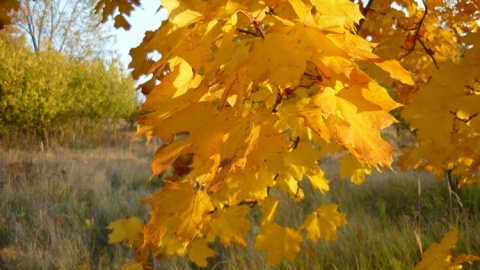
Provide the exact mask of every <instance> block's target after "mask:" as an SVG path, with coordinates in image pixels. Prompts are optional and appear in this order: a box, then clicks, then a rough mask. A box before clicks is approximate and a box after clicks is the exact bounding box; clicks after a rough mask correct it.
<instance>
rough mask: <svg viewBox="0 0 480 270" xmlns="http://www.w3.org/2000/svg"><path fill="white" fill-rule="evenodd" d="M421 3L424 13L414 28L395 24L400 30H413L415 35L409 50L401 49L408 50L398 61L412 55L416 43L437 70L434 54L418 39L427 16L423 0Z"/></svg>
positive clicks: (426, 8) (426, 7)
mask: <svg viewBox="0 0 480 270" xmlns="http://www.w3.org/2000/svg"><path fill="white" fill-rule="evenodd" d="M422 3H423V5H424V6H425V13H424V14H423V16H422V18H421V19H420V21H419V22H418V23H416V24H415V26H414V27H413V28H404V27H403V26H401V25H399V24H397V26H398V27H399V28H400V29H402V30H405V31H413V30H415V34H414V35H413V37H414V39H413V45H412V47H411V48H408V49H407V48H403V47H402V48H403V49H406V50H408V51H407V53H405V54H404V55H403V56H401V57H400V58H399V59H398V60H402V59H403V58H405V57H406V56H408V55H409V54H410V53H412V52H413V51H414V50H415V47H416V46H417V41H418V43H420V45H421V46H422V47H423V49H424V50H425V52H426V53H427V54H428V56H429V57H430V59H432V62H433V64H434V65H435V68H437V69H438V65H437V61H436V60H435V57H433V54H434V52H433V51H432V50H431V49H429V48H427V46H426V45H425V43H423V41H422V40H421V39H420V36H419V32H420V28H422V25H423V21H424V20H425V17H427V14H428V6H427V3H425V0H422Z"/></svg>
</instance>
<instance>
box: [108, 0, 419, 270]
mask: <svg viewBox="0 0 480 270" xmlns="http://www.w3.org/2000/svg"><path fill="white" fill-rule="evenodd" d="M162 6H163V7H164V8H165V9H166V10H167V11H168V13H169V19H168V20H167V21H165V22H163V23H162V25H161V27H160V28H159V29H158V30H156V31H152V32H147V33H146V36H145V38H144V40H143V42H142V44H140V46H139V47H137V48H135V49H132V50H131V55H132V59H133V61H132V63H131V64H130V67H131V68H132V69H133V75H134V77H138V76H140V75H143V74H147V73H150V74H153V77H152V79H151V80H150V81H148V82H146V83H144V84H143V85H142V86H141V87H142V89H143V93H144V94H146V97H147V98H146V101H145V104H144V110H145V112H146V114H145V115H144V116H142V117H141V118H140V119H139V128H138V131H137V134H138V135H143V136H147V137H148V138H151V137H160V138H162V140H163V141H164V142H165V143H164V144H163V145H162V146H161V147H160V148H159V149H158V150H157V151H156V153H155V156H154V158H153V162H152V170H153V176H152V177H156V176H159V175H162V174H164V173H165V172H173V176H171V177H167V178H166V179H165V185H164V186H163V187H162V188H161V190H160V191H159V192H158V193H157V194H155V195H153V196H152V197H151V198H148V199H145V200H143V201H142V203H146V204H150V205H151V206H152V210H151V212H150V216H151V219H150V221H149V222H148V223H147V224H146V225H145V227H144V229H143V232H142V233H143V234H142V235H143V237H142V239H143V241H144V246H143V247H141V249H140V250H143V251H144V250H148V251H149V252H151V253H153V254H154V255H155V256H157V257H162V256H171V255H181V256H189V258H190V259H191V260H192V261H194V262H195V263H196V264H197V265H199V266H206V265H207V260H206V258H207V257H210V256H213V255H214V252H213V251H212V250H211V249H210V247H209V246H208V244H209V243H211V242H213V241H215V240H216V239H219V241H220V242H221V243H222V244H224V245H226V246H227V245H230V244H236V245H240V246H246V245H247V244H248V243H247V241H246V239H245V238H244V234H245V232H246V231H247V230H249V229H251V228H252V227H253V226H259V227H258V229H259V230H258V231H259V233H258V235H257V236H256V239H255V244H254V245H255V247H256V248H257V249H259V250H267V253H268V259H269V260H270V261H271V262H272V263H280V262H281V261H282V259H283V258H288V259H294V258H295V257H296V256H297V255H298V253H299V252H300V244H301V243H302V242H304V241H306V240H307V239H308V240H309V241H311V242H317V241H318V240H319V239H321V238H323V239H326V240H330V241H332V240H335V239H336V236H337V227H339V226H343V225H345V224H346V220H345V215H344V214H341V213H339V212H338V210H337V208H338V205H336V204H325V205H319V206H317V210H315V211H314V212H312V213H309V214H308V215H307V216H306V217H305V220H304V222H303V224H302V225H301V226H300V227H299V228H293V227H289V226H285V225H283V224H281V223H279V222H278V220H276V219H275V215H276V211H277V209H278V198H276V197H275V196H274V195H273V193H272V192H271V189H280V190H282V191H283V192H285V193H286V194H288V195H289V196H290V198H291V199H292V200H294V201H301V200H303V199H304V197H305V195H304V192H303V190H302V188H301V186H300V182H301V181H304V180H305V181H306V179H308V182H309V183H310V184H311V185H312V186H313V187H314V188H316V189H319V190H320V191H322V192H325V191H328V190H329V185H328V180H327V179H325V177H324V174H323V170H322V168H321V167H320V166H319V164H318V162H317V161H318V160H319V159H320V158H321V157H322V156H324V155H326V154H327V153H328V152H335V151H339V150H341V149H346V150H347V151H348V152H349V154H347V155H345V157H344V158H343V159H342V164H343V165H344V166H343V169H342V170H343V171H342V175H351V174H354V175H355V177H354V178H353V181H355V182H356V183H361V182H362V181H363V180H364V176H365V174H366V173H370V171H371V168H372V167H373V168H376V169H378V170H379V169H380V167H386V168H391V163H392V152H393V147H391V146H390V145H389V144H388V143H387V142H385V141H384V140H383V139H382V138H381V136H380V131H381V130H382V129H383V128H385V127H387V126H389V125H390V124H391V123H393V122H395V119H394V118H393V117H392V116H391V115H390V113H389V112H390V111H391V110H393V109H395V108H397V107H399V106H400V104H399V103H397V102H395V101H393V100H392V98H391V97H390V96H389V94H388V93H387V91H386V89H385V88H384V87H382V86H380V85H379V84H378V83H376V82H375V81H373V80H372V79H371V78H370V76H369V75H367V74H366V73H365V72H364V71H363V70H362V68H361V67H360V64H361V63H370V64H372V65H374V66H377V67H378V68H380V69H382V70H384V71H385V72H386V73H387V74H390V76H392V78H394V79H396V80H399V81H401V82H402V83H405V84H409V85H412V84H413V80H412V78H411V74H410V73H409V72H407V71H406V70H404V69H403V68H402V67H401V66H400V64H399V62H398V61H397V60H393V59H388V58H382V57H379V56H377V55H376V54H374V53H372V50H373V48H374V45H373V44H371V43H369V42H368V41H365V40H364V39H363V38H362V37H360V36H357V35H356V34H355V31H356V29H355V25H357V24H358V23H359V21H360V20H361V19H362V18H363V16H362V14H361V13H360V11H359V9H358V6H357V5H356V4H354V3H351V2H350V1H347V0H344V1H311V2H308V3H307V2H304V1H295V0H291V1H278V0H269V1H208V2H205V1H200V0H197V1H177V0H169V1H162ZM153 51H156V52H158V53H160V54H161V56H162V57H161V59H160V60H158V61H152V60H151V59H149V57H148V55H149V54H150V53H151V52H153ZM157 80H161V83H160V84H157V83H156V81H157ZM257 205H258V206H259V208H260V211H261V213H262V218H261V220H260V221H259V224H258V225H257V224H253V223H252V220H251V219H249V218H247V217H246V216H247V213H248V212H249V211H251V209H253V208H255V207H256V206H257ZM117 230H118V229H117ZM301 231H305V232H306V234H305V236H303V235H302V233H301ZM113 234H114V235H116V234H117V231H116V230H115V229H114V233H113ZM304 237H306V239H304ZM127 240H128V241H131V239H130V238H128V239H127ZM143 251H142V252H143ZM140 258H141V257H140ZM137 262H138V263H140V264H142V265H145V262H142V261H140V260H138V259H137Z"/></svg>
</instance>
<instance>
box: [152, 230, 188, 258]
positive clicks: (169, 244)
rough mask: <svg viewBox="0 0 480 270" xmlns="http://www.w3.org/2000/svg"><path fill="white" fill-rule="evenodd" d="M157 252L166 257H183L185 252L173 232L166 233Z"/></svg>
mask: <svg viewBox="0 0 480 270" xmlns="http://www.w3.org/2000/svg"><path fill="white" fill-rule="evenodd" d="M158 247H159V250H158V252H159V253H161V254H164V255H167V256H185V254H186V252H187V250H186V249H185V246H184V244H183V242H182V241H181V240H180V239H179V238H178V236H177V235H176V234H175V233H174V232H168V233H166V234H165V235H164V236H163V238H162V240H161V241H160V243H158Z"/></svg>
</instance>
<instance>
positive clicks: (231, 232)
mask: <svg viewBox="0 0 480 270" xmlns="http://www.w3.org/2000/svg"><path fill="white" fill-rule="evenodd" d="M248 211H250V208H249V207H248V206H246V205H241V206H231V207H226V208H222V209H217V210H216V211H215V213H214V214H213V216H212V219H211V220H210V224H209V225H210V231H209V232H208V235H207V240H208V241H209V242H213V241H214V240H215V238H216V237H217V236H218V237H219V238H220V242H221V243H222V244H223V245H225V246H228V245H230V244H237V245H240V246H243V247H244V246H246V245H247V242H246V241H245V238H244V237H243V234H244V233H245V232H246V231H247V230H248V229H250V221H249V220H248V219H247V218H245V215H246V214H247V213H248Z"/></svg>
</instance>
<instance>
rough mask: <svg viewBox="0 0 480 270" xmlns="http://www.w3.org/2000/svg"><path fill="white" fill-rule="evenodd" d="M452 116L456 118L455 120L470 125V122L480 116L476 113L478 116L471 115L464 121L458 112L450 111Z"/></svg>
mask: <svg viewBox="0 0 480 270" xmlns="http://www.w3.org/2000/svg"><path fill="white" fill-rule="evenodd" d="M450 114H452V115H453V116H455V119H456V120H458V121H461V122H464V123H468V122H469V121H470V120H472V119H473V118H474V117H476V116H478V113H476V114H472V115H470V116H469V117H468V118H467V119H462V118H460V117H458V115H457V113H456V112H452V111H450Z"/></svg>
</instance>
